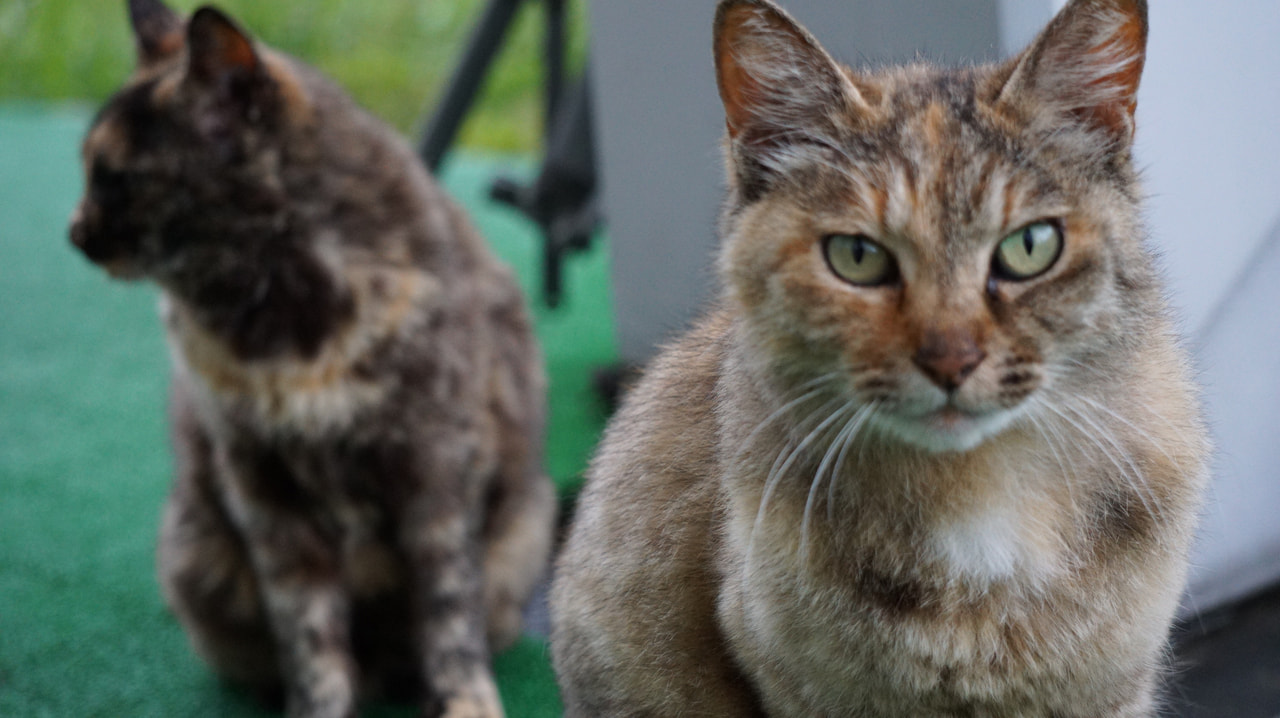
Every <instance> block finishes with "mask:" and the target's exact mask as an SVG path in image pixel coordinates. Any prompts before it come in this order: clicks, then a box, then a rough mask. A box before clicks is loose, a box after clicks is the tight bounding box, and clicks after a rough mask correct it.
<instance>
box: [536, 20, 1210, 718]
mask: <svg viewBox="0 0 1280 718" xmlns="http://www.w3.org/2000/svg"><path fill="white" fill-rule="evenodd" d="M1146 34H1147V20H1146V5H1145V3H1144V2H1142V0H1073V1H1072V2H1070V3H1068V4H1067V6H1066V7H1065V8H1064V9H1063V10H1062V12H1061V13H1060V14H1059V15H1058V16H1057V18H1056V19H1054V20H1053V22H1052V23H1051V24H1050V25H1049V26H1048V27H1047V29H1046V30H1045V31H1044V32H1043V34H1042V35H1041V36H1040V37H1039V38H1038V39H1037V40H1036V41H1035V42H1034V44H1032V45H1031V47H1030V48H1029V49H1028V50H1026V51H1025V52H1024V53H1022V54H1021V55H1020V56H1018V57H1016V58H1014V59H1012V60H1010V61H1008V62H1006V63H1003V64H999V65H995V66H990V67H979V68H973V69H966V70H958V71H944V70H939V69H936V68H933V67H928V66H921V65H916V66H911V67H903V68H894V69H889V70H885V71H882V72H877V73H874V74H864V73H855V72H853V71H851V70H849V69H847V68H845V67H843V66H840V65H838V64H836V63H835V62H834V61H833V60H832V59H831V58H830V57H829V56H828V55H827V53H826V52H824V51H823V50H822V49H821V48H820V47H819V45H818V43H817V42H816V41H815V40H814V39H813V38H812V37H811V36H810V35H809V34H808V33H807V32H806V31H805V30H804V29H802V28H801V27H800V26H798V25H797V24H796V23H795V22H794V21H793V20H792V19H791V18H790V17H788V16H787V15H786V14H785V13H784V12H783V11H782V10H780V9H778V8H777V7H775V6H774V5H772V4H771V3H769V2H767V1H766V0H723V2H721V3H720V6H719V9H718V11H717V14H716V23H715V60H716V69H717V73H718V81H719V86H720V93H721V97H722V99H723V100H724V105H725V110H726V113H727V119H728V142H727V145H728V155H729V162H728V164H729V180H730V188H729V197H728V201H727V203H726V209H725V213H724V218H723V233H722V235H723V249H722V253H721V256H720V265H719V266H720V272H721V276H722V278H723V285H724V291H723V294H722V297H721V300H720V302H719V304H718V306H717V308H715V309H714V310H712V311H711V313H710V314H709V316H707V317H706V318H705V319H704V320H703V321H702V322H701V323H700V324H699V325H698V326H697V328H695V329H694V330H693V331H692V332H690V333H689V334H688V335H686V336H685V337H684V338H683V339H681V340H680V341H678V342H677V343H676V344H675V345H674V346H672V347H670V348H668V349H667V350H666V351H665V352H664V353H663V354H662V356H661V357H660V358H658V359H657V361H656V362H654V364H653V366H652V367H651V368H650V369H649V371H648V374H647V376H646V377H645V378H644V379H643V380H642V382H641V383H640V384H639V385H638V386H637V387H636V388H635V389H634V390H633V391H632V392H631V394H630V396H629V398H628V399H627V400H626V402H625V404H624V407H623V409H622V411H621V413H620V414H619V415H618V416H617V417H616V419H615V420H614V421H613V422H612V424H611V426H610V427H609V430H608V432H607V436H606V438H605V441H604V444H603V446H602V448H601V449H600V452H599V454H598V456H597V457H596V459H595V461H594V464H593V466H592V468H591V471H590V476H589V482H588V486H587V489H586V492H585V495H584V497H583V498H582V501H581V508H580V510H579V514H578V518H577V523H576V525H575V527H574V529H573V532H572V535H571V537H570V539H569V542H568V546H567V549H566V552H565V554H564V556H563V559H562V562H561V563H560V566H559V573H558V576H557V578H556V580H555V584H554V587H553V596H552V602H553V619H554V622H555V629H554V634H553V640H552V642H553V652H554V659H555V664H556V668H557V670H558V672H559V675H560V681H561V686H562V689H563V693H564V697H565V701H566V704H567V707H568V713H567V715H569V716H572V717H575V718H581V717H584V716H664V717H665V716H759V715H768V716H804V717H806V718H812V717H813V716H888V717H894V718H896V717H905V716H910V717H912V718H919V717H930V716H1053V717H1055V718H1067V717H1069V716H1074V717H1078V718H1099V717H1101V716H1108V717H1110V716H1146V715H1150V714H1151V713H1152V711H1153V710H1154V707H1153V706H1154V701H1155V698H1154V694H1155V689H1156V688H1157V683H1158V682H1159V667H1160V664H1161V663H1162V658H1163V652H1164V648H1165V645H1166V634H1167V631H1168V626H1169V623H1170V619H1171V617H1172V615H1173V612H1174V609H1175V606H1176V604H1177V601H1178V597H1179V592H1180V590H1181V588H1182V585H1183V577H1184V571H1185V564H1186V552H1187V548H1188V543H1189V541H1190V539H1191V536H1192V531H1193V524H1194V519H1195V515H1196V511H1197V505H1198V500H1199V495H1200V493H1201V487H1202V485H1203V483H1204V481H1205V475H1206V469H1205V460H1206V452H1207V443H1206V437H1205V432H1204V429H1203V427H1202V424H1201V420H1200V417H1199V409H1198V407H1197V398H1196V390H1195V388H1194V387H1193V385H1192V382H1191V380H1190V379H1189V376H1188V369H1187V364H1186V361H1185V359H1184V357H1183V355H1182V353H1181V351H1179V349H1178V347H1177V345H1176V340H1175V338H1174V335H1173V330H1172V327H1171V323H1170V320H1169V318H1168V314H1167V310H1166V308H1165V302H1164V300H1163V299H1162V297H1161V289H1160V284H1159V281H1158V277H1157V275H1156V272H1155V271H1154V270H1153V268H1152V261H1151V257H1150V253H1149V250H1148V249H1147V248H1146V247H1145V245H1144V230H1143V228H1142V225H1141V221H1140V215H1141V212H1140V209H1139V198H1140V195H1141V191H1140V190H1139V187H1138V183H1137V177H1136V176H1135V171H1134V169H1133V163H1132V158H1131V156H1130V148H1131V144H1132V138H1133V128H1134V108H1135V103H1134V98H1135V93H1136V91H1137V87H1138V79H1139V75H1140V72H1141V69H1142V65H1143V60H1144V48H1145V40H1146Z"/></svg>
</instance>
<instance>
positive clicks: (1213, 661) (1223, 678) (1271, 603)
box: [1166, 586, 1280, 718]
mask: <svg viewBox="0 0 1280 718" xmlns="http://www.w3.org/2000/svg"><path fill="white" fill-rule="evenodd" d="M1174 640H1175V651H1174V653H1175V656H1176V659H1175V661H1176V665H1177V668H1178V672H1177V674H1176V675H1175V676H1174V678H1173V680H1172V686H1171V689H1170V691H1169V694H1170V695H1169V698H1170V702H1171V704H1172V705H1171V710H1170V711H1168V712H1167V713H1166V715H1168V716H1176V717H1177V718H1277V717H1280V586H1276V587H1273V588H1271V589H1270V590H1268V591H1266V592H1264V593H1262V594H1259V595H1257V596H1255V597H1253V598H1251V599H1248V600H1245V601H1243V602H1241V603H1239V604H1236V605H1234V606H1230V607H1227V608H1224V609H1219V610H1216V611H1213V612H1211V613H1208V614H1206V615H1204V616H1201V617H1199V618H1198V619H1195V620H1192V621H1189V622H1187V623H1186V624H1184V625H1182V626H1179V627H1178V629H1177V630H1176V631H1175V633H1174Z"/></svg>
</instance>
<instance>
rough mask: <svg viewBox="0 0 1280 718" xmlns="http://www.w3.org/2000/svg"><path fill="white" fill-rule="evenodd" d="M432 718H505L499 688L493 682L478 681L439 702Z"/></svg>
mask: <svg viewBox="0 0 1280 718" xmlns="http://www.w3.org/2000/svg"><path fill="white" fill-rule="evenodd" d="M426 715H427V716H429V717H430V718H504V717H505V713H504V712H503V710H502V700H501V699H500V698H499V697H498V687H497V686H496V685H494V684H493V681H492V680H486V681H476V682H475V683H473V684H472V685H470V686H467V687H466V689H464V690H462V691H459V692H458V693H457V694H455V695H452V696H450V697H448V698H445V699H443V700H441V701H439V702H438V703H437V704H436V706H435V708H434V710H428V711H427V712H426Z"/></svg>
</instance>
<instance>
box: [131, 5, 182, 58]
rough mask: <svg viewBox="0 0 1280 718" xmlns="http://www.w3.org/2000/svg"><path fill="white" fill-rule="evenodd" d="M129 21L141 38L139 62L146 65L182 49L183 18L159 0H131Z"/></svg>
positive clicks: (138, 37)
mask: <svg viewBox="0 0 1280 718" xmlns="http://www.w3.org/2000/svg"><path fill="white" fill-rule="evenodd" d="M129 23H130V24H131V25H133V35H134V37H135V38H136V39H137V42H138V64H139V65H141V66H143V67H146V66H147V65H150V64H153V63H156V62H159V61H160V60H163V59H165V58H168V57H172V56H174V55H176V54H178V52H180V51H181V50H182V43H183V38H182V18H181V17H179V16H178V14H177V13H176V12H174V11H173V10H171V9H170V8H169V6H167V5H165V4H164V3H162V2H160V0H129Z"/></svg>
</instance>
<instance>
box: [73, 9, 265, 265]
mask: <svg viewBox="0 0 1280 718" xmlns="http://www.w3.org/2000/svg"><path fill="white" fill-rule="evenodd" d="M130 9H131V11H132V15H133V21H134V28H135V31H136V32H137V36H138V47H139V53H140V58H139V69H138V72H137V74H136V76H135V77H134V78H133V80H132V81H131V82H130V83H129V84H127V85H126V86H125V87H124V88H123V89H122V90H120V91H119V92H118V93H116V95H115V96H113V97H112V98H111V99H110V100H108V102H107V103H106V104H105V106H104V107H103V108H102V110H101V111H100V112H99V113H98V115H97V117H96V118H95V119H94V122H93V124H92V125H91V127H90V129H89V132H88V133H87V135H86V137H85V140H84V144H83V146H82V160H83V164H84V168H85V177H86V182H85V193H84V196H83V198H82V199H81V201H80V204H79V206H78V207H77V208H76V211H75V214H74V216H73V218H72V222H71V228H70V235H71V240H72V242H73V244H74V245H75V246H76V247H77V248H79V249H80V250H81V251H82V252H83V253H84V254H85V255H86V256H87V257H88V258H89V259H90V260H92V261H93V262H95V263H98V264H100V265H102V266H103V267H104V268H106V269H107V270H108V271H110V272H111V273H112V274H113V275H116V276H121V277H140V276H157V275H159V274H163V273H164V272H165V271H166V270H168V269H170V268H171V267H172V265H174V264H177V263H181V262H182V261H184V255H185V254H186V252H187V250H189V249H191V248H192V247H193V246H201V245H203V246H205V247H213V246H215V244H216V243H218V242H224V241H225V239H226V236H227V235H228V234H229V233H230V230H231V229H232V227H230V226H229V224H231V223H233V222H239V223H244V222H246V221H247V222H250V223H252V222H255V221H257V222H260V223H266V222H270V221H271V219H270V218H271V217H272V216H273V215H275V214H276V213H278V210H279V209H280V206H281V205H282V201H281V199H280V197H279V190H278V187H277V186H276V184H277V181H276V178H275V177H274V172H273V169H274V168H273V167H272V164H273V161H274V158H275V151H274V147H273V145H274V143H275V142H276V140H277V135H278V132H277V131H276V130H277V129H278V124H279V123H278V119H279V117H280V116H281V115H282V110H281V104H282V100H281V97H280V92H279V83H278V82H277V81H276V79H275V78H274V77H273V76H272V74H271V71H270V68H269V67H268V65H267V64H266V63H265V62H263V60H262V59H261V57H260V56H259V53H258V52H257V51H256V50H255V49H254V47H253V44H252V42H251V41H250V40H249V39H248V37H247V36H246V35H244V34H243V33H242V32H241V31H240V30H239V29H237V28H236V27H235V26H234V25H233V24H232V23H231V21H230V20H228V19H227V18H225V17H224V16H222V15H221V14H219V13H217V12H216V11H213V10H208V9H206V10H201V11H199V12H197V13H196V15H195V16H194V17H193V18H192V20H191V22H190V23H185V22H183V21H182V20H181V19H180V18H179V17H178V16H177V15H175V14H173V13H172V11H170V10H169V9H168V8H166V7H165V6H163V5H161V4H160V3H158V2H154V1H150V2H149V1H147V0H134V1H133V2H132V3H131V4H130ZM240 234H241V236H244V233H240Z"/></svg>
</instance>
